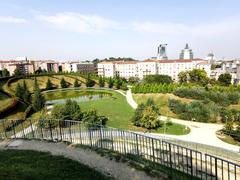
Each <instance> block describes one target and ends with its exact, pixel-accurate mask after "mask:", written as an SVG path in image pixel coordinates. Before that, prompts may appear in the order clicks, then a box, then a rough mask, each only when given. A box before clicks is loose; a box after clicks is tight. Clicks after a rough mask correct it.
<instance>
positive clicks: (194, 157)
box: [0, 120, 240, 180]
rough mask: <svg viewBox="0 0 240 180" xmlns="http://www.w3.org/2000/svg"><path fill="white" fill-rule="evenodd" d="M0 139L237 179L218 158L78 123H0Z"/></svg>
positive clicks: (236, 170)
mask: <svg viewBox="0 0 240 180" xmlns="http://www.w3.org/2000/svg"><path fill="white" fill-rule="evenodd" d="M0 138H1V139H5V138H13V139H15V138H27V139H44V140H51V141H68V142H71V143H75V144H81V145H87V146H90V147H92V148H102V149H109V150H112V151H115V152H119V153H122V154H131V155H136V156H138V157H141V158H144V159H146V160H149V161H151V162H153V163H156V164H159V165H163V166H165V167H168V168H171V169H175V170H177V171H180V172H183V173H185V174H188V175H190V176H192V177H197V178H200V179H229V180H237V179H240V165H239V164H237V163H234V162H230V161H228V160H225V159H221V158H219V157H216V156H213V155H210V154H206V153H202V152H200V151H196V150H193V149H189V148H186V147H183V146H181V145H177V144H175V143H172V142H168V141H166V140H163V139H156V138H152V137H148V136H145V135H143V134H138V133H134V132H129V131H124V130H119V129H113V128H108V127H103V126H90V125H86V124H82V123H81V122H79V121H68V120H65V121H55V120H54V121H53V120H51V121H50V120H26V121H21V122H20V121H19V123H18V121H7V120H2V121H1V122H0Z"/></svg>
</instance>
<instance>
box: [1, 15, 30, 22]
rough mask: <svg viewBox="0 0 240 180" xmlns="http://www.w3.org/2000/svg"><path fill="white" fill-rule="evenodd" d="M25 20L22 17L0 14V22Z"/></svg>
mask: <svg viewBox="0 0 240 180" xmlns="http://www.w3.org/2000/svg"><path fill="white" fill-rule="evenodd" d="M26 22H27V20H26V19H23V18H16V17H11V16H0V23H13V24H23V23H26Z"/></svg>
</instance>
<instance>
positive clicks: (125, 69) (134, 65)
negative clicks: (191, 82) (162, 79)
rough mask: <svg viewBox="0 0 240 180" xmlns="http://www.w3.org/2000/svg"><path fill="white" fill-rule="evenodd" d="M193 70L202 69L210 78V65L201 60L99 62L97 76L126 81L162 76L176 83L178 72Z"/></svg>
mask: <svg viewBox="0 0 240 180" xmlns="http://www.w3.org/2000/svg"><path fill="white" fill-rule="evenodd" d="M193 69H203V70H205V71H206V72H207V75H208V76H209V77H210V74H211V65H210V64H209V63H208V62H207V61H205V60H202V59H192V60H191V59H176V60H145V61H125V62H124V61H116V62H101V63H99V64H98V75H99V76H104V77H114V76H119V77H123V78H127V79H128V78H130V77H138V78H140V79H143V77H144V76H146V75H154V74H164V75H169V76H171V77H172V79H173V80H175V81H178V74H179V73H180V72H182V71H189V70H193Z"/></svg>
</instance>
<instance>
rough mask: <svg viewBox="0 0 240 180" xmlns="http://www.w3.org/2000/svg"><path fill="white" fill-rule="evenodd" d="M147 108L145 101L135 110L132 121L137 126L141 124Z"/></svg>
mask: <svg viewBox="0 0 240 180" xmlns="http://www.w3.org/2000/svg"><path fill="white" fill-rule="evenodd" d="M144 108H145V105H144V104H143V103H141V104H139V105H138V107H137V109H136V110H135V113H134V116H133V118H132V122H133V124H134V125H135V126H140V125H141V119H142V116H143V110H144Z"/></svg>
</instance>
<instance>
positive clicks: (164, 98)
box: [133, 93, 194, 118]
mask: <svg viewBox="0 0 240 180" xmlns="http://www.w3.org/2000/svg"><path fill="white" fill-rule="evenodd" d="M133 98H134V100H135V101H136V102H137V103H138V104H140V103H146V102H147V99H148V98H153V100H154V101H155V102H156V104H157V105H158V106H159V108H160V113H161V114H162V115H164V116H169V117H173V118H179V117H178V115H177V114H175V113H173V112H172V111H171V110H170V109H169V107H168V99H169V98H172V99H177V100H181V101H182V102H185V103H190V102H192V101H194V100H192V99H187V98H180V97H178V96H175V95H173V94H162V93H156V94H133Z"/></svg>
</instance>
